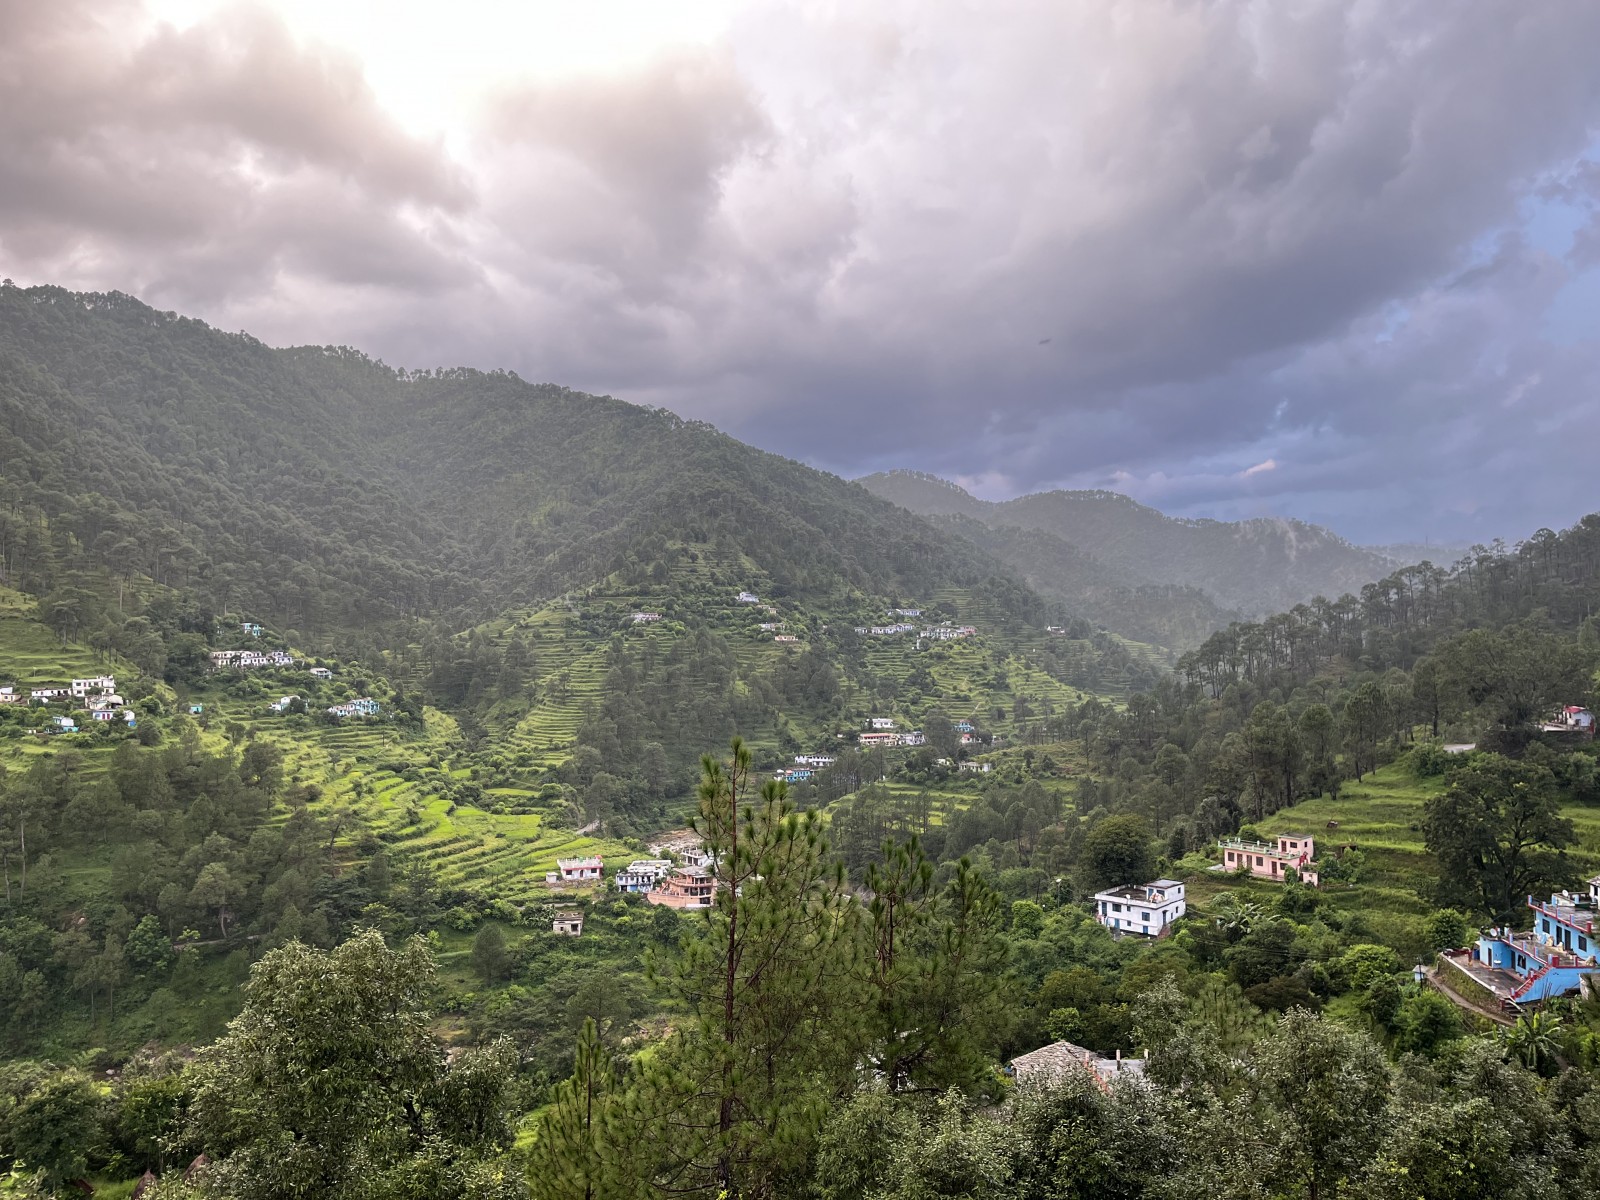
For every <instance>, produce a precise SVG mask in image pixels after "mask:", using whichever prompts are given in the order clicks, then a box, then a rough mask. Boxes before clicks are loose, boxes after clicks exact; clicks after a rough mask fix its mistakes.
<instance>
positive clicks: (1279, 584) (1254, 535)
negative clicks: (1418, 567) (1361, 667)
mask: <svg viewBox="0 0 1600 1200" xmlns="http://www.w3.org/2000/svg"><path fill="white" fill-rule="evenodd" d="M857 482H858V483H860V484H861V485H862V486H863V487H865V488H866V489H867V490H869V491H871V492H873V493H875V494H876V495H879V496H882V497H884V498H885V499H888V500H892V501H893V502H894V503H896V504H899V505H901V506H902V507H904V508H907V509H909V510H911V511H912V512H917V513H922V514H924V515H928V516H947V515H952V514H954V515H960V516H966V517H971V518H973V519H976V520H980V521H982V522H983V523H984V524H986V525H989V526H991V527H995V528H1004V527H1007V526H1012V527H1016V528H1019V529H1027V530H1038V531H1042V532H1045V533H1049V534H1052V535H1054V536H1055V537H1057V538H1059V539H1061V540H1062V541H1064V542H1066V543H1067V544H1068V545H1070V546H1072V547H1074V548H1076V549H1077V550H1079V551H1082V552H1084V553H1086V554H1088V555H1090V556H1092V557H1093V558H1094V559H1096V560H1098V562H1099V563H1100V564H1102V565H1103V568H1104V570H1105V571H1107V572H1110V573H1112V574H1113V575H1114V576H1115V577H1116V578H1118V579H1119V580H1120V581H1121V582H1122V583H1123V584H1124V586H1138V585H1141V584H1164V585H1176V586H1179V587H1189V588H1199V589H1201V590H1203V591H1204V592H1206V594H1207V595H1208V596H1210V597H1211V598H1212V600H1213V601H1214V602H1215V603H1216V604H1217V605H1218V606H1219V607H1221V608H1223V609H1241V610H1245V611H1247V612H1252V613H1262V612H1271V611H1277V610H1282V609H1288V608H1292V607H1293V606H1294V605H1296V604H1299V603H1303V602H1304V601H1307V600H1309V599H1311V598H1312V597H1313V596H1318V595H1322V596H1328V597H1335V596H1340V595H1343V594H1344V593H1346V592H1355V591H1359V590H1360V589H1361V586H1362V585H1363V584H1365V583H1369V582H1371V581H1372V580H1375V579H1378V578H1379V577H1381V576H1383V575H1385V574H1387V573H1388V572H1389V571H1390V570H1391V569H1392V567H1393V565H1394V564H1393V563H1392V562H1391V561H1390V560H1389V559H1388V558H1386V557H1385V556H1383V555H1382V554H1379V553H1376V552H1373V551H1370V550H1364V549H1362V548H1360V547H1358V546H1353V545H1351V544H1350V543H1349V542H1347V541H1345V540H1344V539H1343V538H1341V537H1339V536H1337V535H1336V534H1333V533H1331V532H1329V531H1328V530H1326V529H1323V528H1321V527H1319V526H1316V525H1308V524H1305V523H1304V522H1301V521H1291V520H1279V519H1265V518H1262V519H1256V520H1250V521H1236V522H1229V521H1211V520H1180V519H1178V518H1174V517H1169V516H1166V515H1165V514H1163V513H1161V512H1158V511H1157V510H1155V509H1153V508H1149V507H1147V506H1145V505H1143V504H1139V503H1138V502H1137V501H1134V500H1132V499H1130V498H1128V497H1127V496H1123V495H1119V494H1118V493H1116V492H1106V491H1076V492H1068V491H1053V492H1037V493H1034V494H1031V495H1027V496H1020V497H1018V498H1017V499H1015V500H1007V501H1003V502H992V501H985V500H979V499H977V498H976V497H974V496H971V495H969V494H968V493H966V492H965V491H963V490H962V489H961V488H959V487H957V486H956V485H954V484H951V483H948V482H946V481H944V480H942V479H937V478H934V477H932V476H928V475H924V474H921V473H918V472H907V471H891V472H886V473H880V474H876V475H869V476H866V477H865V478H863V479H860V480H858V481H857Z"/></svg>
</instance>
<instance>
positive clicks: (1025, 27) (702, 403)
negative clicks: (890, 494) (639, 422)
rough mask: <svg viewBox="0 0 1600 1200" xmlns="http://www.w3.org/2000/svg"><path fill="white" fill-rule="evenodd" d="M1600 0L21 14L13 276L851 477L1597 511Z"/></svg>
mask: <svg viewBox="0 0 1600 1200" xmlns="http://www.w3.org/2000/svg"><path fill="white" fill-rule="evenodd" d="M1596 46H1600V5H1594V4H1573V3H1570V2H1568V0H1549V2H1543V0H1501V2H1498V3H1475V2H1473V0H1461V2H1452V3H1448V4H1443V3H1439V2H1438V0H1419V2H1416V3H1406V2H1404V0H1375V2H1370V3H1366V2H1361V0H1344V2H1341V3H1318V2H1315V0H1258V2H1254V3H1248V2H1239V3H1234V2H1229V0H1217V2H1214V3H1201V2H1196V0H1120V2H1118V0H1082V2H1072V0H1049V2H1040V3H1033V2H1030V0H983V2H981V3H980V2H978V0H970V2H968V3H953V2H946V0H903V2H902V0H853V2H844V0H839V2H836V3H814V4H812V3H766V2H762V0H756V2H751V3H743V2H736V0H582V2H581V3H580V2H578V0H566V2H563V3H544V2H542V0H519V3H517V4H511V3H491V2H489V0H453V2H452V3H450V4H442V3H437V2H433V0H427V2H422V0H276V2H268V3H237V2H234V0H51V2H50V3H40V2H39V0H0V274H3V275H7V276H9V277H11V278H14V279H15V280H16V281H17V282H19V283H40V282H50V283H60V284H64V285H67V286H71V287H81V288H86V289H96V290H109V289H113V288H115V289H120V290H123V291H128V292H133V293H135V294H137V295H139V296H141V297H143V298H144V299H146V300H148V301H149V302H151V303H153V304H155V305H157V306H159V307H162V308H173V309H178V310H181V311H184V312H187V313H190V314H193V315H196V316H200V317H203V318H205V319H206V320H208V321H211V322H212V323H214V324H217V325H219V326H222V327H224V328H228V329H248V330H249V331H251V332H252V333H254V334H256V335H257V336H259V337H261V338H263V339H265V340H267V341H269V342H273V343H278V344H289V343H298V342H319V343H346V344H352V345H357V346H360V347H362V348H363V349H366V350H368V351H370V352H371V353H373V354H375V355H378V356H380V357H382V358H383V359H385V360H386V361H388V362H391V363H394V364H397V365H405V366H414V367H428V366H439V365H448V364H458V363H467V364H472V365H477V366H484V367H493V366H505V367H510V368H512V369H514V370H516V371H517V372H519V373H520V374H522V375H524V376H525V377H529V378H533V379H538V380H552V381H556V382H560V383H563V384H567V385H569V386H572V387H577V388H582V389H585V390H588V391H596V392H610V393H612V394H614V395H617V396H621V397H623V398H625V399H629V400H633V401H636V402H639V403H645V404H659V405H665V406H666V407H669V408H672V409H674V410H675V411H677V412H680V413H682V414H684V415H685V416H691V417H698V418H702V419H706V420H711V421H714V422H716V423H717V424H718V425H720V426H722V427H723V428H725V429H727V430H729V431H730V432H732V433H735V434H736V435H738V436H740V437H743V438H745V439H746V440H748V441H751V442H754V443H756V444H758V445H761V446H763V447H766V448H768V449H772V450H777V451H780V452H782V453H785V454H788V455H790V456H792V457H795V458H799V459H802V460H804V461H807V462H810V463H813V464H815V465H817V466H821V467H825V468H827V469H830V470H834V471H837V472H839V473H841V474H846V475H856V474H861V473H864V472H866V471H869V470H874V469H879V468H885V467H897V466H898V467H916V468H920V469H925V470H930V471H934V472H937V473H939V474H942V475H945V476H946V477H949V478H958V479H960V480H961V481H962V482H963V483H965V484H966V485H967V486H968V487H969V488H971V489H972V490H973V491H975V492H977V493H978V494H980V495H984V496H988V497H991V498H1003V497H1006V496H1010V495H1014V494H1017V493H1020V492H1025V491H1033V490H1038V489H1041V488H1047V487H1056V486H1061V487H1110V488H1113V489H1116V490H1118V491H1124V492H1127V493H1128V494H1130V495H1133V496H1135V497H1137V498H1139V499H1141V500H1144V501H1146V502H1148V503H1151V504H1155V505H1157V506H1158V507H1161V508H1163V509H1165V510H1167V511H1169V512H1175V513H1181V514H1186V515H1208V516H1218V517H1237V516H1249V515H1259V514H1267V513H1277V514H1285V515H1293V516H1299V517H1304V518H1307V519H1311V520H1316V521H1321V522H1324V523H1327V524H1330V525H1332V526H1333V527H1334V528H1336V529H1338V530H1339V531H1340V532H1343V533H1345V534H1346V535H1348V536H1351V537H1353V538H1355V539H1357V540H1363V541H1375V540H1399V539H1419V540H1420V539H1422V538H1424V537H1430V538H1433V539H1464V540H1475V539H1480V538H1489V537H1493V536H1496V535H1504V536H1507V537H1510V538H1515V537H1518V536H1521V535H1524V534H1526V533H1528V532H1530V531H1532V530H1533V529H1535V528H1537V527H1538V526H1540V525H1552V526H1559V525H1562V524H1565V523H1570V521H1572V520H1573V519H1575V518H1576V517H1577V516H1579V515H1580V514H1581V513H1583V512H1585V511H1588V510H1591V509H1596V508H1600V396H1597V393H1596V384H1597V380H1600V329H1597V320H1596V318H1597V316H1600V142H1597V139H1600V68H1597V67H1596V63H1595V57H1594V50H1595V47H1596Z"/></svg>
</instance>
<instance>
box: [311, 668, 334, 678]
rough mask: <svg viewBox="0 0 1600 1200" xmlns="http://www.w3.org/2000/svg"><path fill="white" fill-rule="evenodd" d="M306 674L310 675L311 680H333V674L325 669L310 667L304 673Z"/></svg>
mask: <svg viewBox="0 0 1600 1200" xmlns="http://www.w3.org/2000/svg"><path fill="white" fill-rule="evenodd" d="M306 674H307V675H310V676H311V678H313V679H332V678H333V672H332V671H330V670H329V669H328V668H327V667H312V668H311V669H310V670H309V671H307V672H306Z"/></svg>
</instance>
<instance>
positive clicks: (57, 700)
mask: <svg viewBox="0 0 1600 1200" xmlns="http://www.w3.org/2000/svg"><path fill="white" fill-rule="evenodd" d="M0 704H65V705H68V706H70V707H73V708H81V709H83V710H85V711H86V712H88V714H89V717H90V719H91V720H93V721H98V722H103V723H104V722H111V721H122V722H123V723H124V724H126V725H137V724H138V717H137V715H136V714H135V713H134V711H133V709H131V708H129V707H127V702H126V701H125V700H123V698H122V697H121V696H120V695H118V694H117V679H116V676H114V675H89V676H86V677H84V678H82V679H74V680H72V681H71V682H70V683H69V684H68V685H67V686H66V687H61V686H58V685H47V686H44V687H30V688H28V689H26V690H24V689H22V688H20V687H17V686H16V685H11V686H8V687H0ZM48 731H49V732H51V733H76V732H77V731H78V723H77V721H76V720H75V719H73V718H72V717H70V716H65V715H61V714H58V715H55V716H52V717H51V718H50V724H49V726H48Z"/></svg>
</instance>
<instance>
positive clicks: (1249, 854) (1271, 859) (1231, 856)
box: [1212, 833, 1317, 887]
mask: <svg viewBox="0 0 1600 1200" xmlns="http://www.w3.org/2000/svg"><path fill="white" fill-rule="evenodd" d="M1217 846H1218V848H1219V849H1221V851H1222V866H1221V868H1220V869H1221V870H1224V871H1237V870H1238V869H1239V868H1241V867H1243V868H1245V869H1246V870H1248V871H1249V872H1250V874H1252V875H1254V876H1255V877H1256V878H1257V879H1271V880H1273V881H1275V882H1280V883H1281V882H1282V881H1283V880H1284V879H1286V878H1287V877H1288V873H1289V872H1290V871H1295V872H1298V873H1299V876H1300V882H1301V883H1305V884H1309V885H1310V886H1311V887H1316V886H1317V864H1316V863H1315V862H1314V861H1313V860H1314V859H1315V858H1316V854H1317V847H1316V843H1315V842H1313V841H1312V839H1311V836H1310V835H1309V834H1301V833H1283V834H1279V835H1278V843H1277V845H1276V846H1273V845H1269V844H1267V843H1266V842H1248V841H1245V840H1243V839H1242V838H1223V839H1221V840H1220V841H1219V842H1217ZM1212 869H1213V870H1216V869H1218V868H1212Z"/></svg>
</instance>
